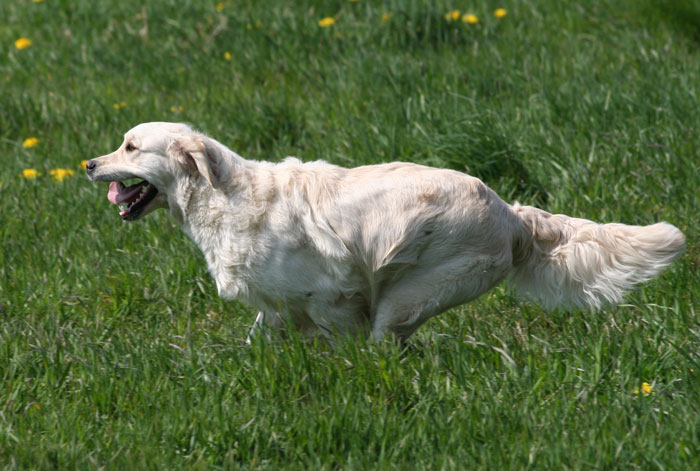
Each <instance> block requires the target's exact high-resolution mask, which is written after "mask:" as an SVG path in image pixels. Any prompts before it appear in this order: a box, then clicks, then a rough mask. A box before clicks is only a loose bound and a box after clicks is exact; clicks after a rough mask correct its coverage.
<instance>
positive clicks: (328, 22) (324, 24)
mask: <svg viewBox="0 0 700 471" xmlns="http://www.w3.org/2000/svg"><path fill="white" fill-rule="evenodd" d="M334 24H335V18H333V17H332V16H327V17H325V18H323V19H322V20H320V21H319V22H318V25H319V26H320V27H321V28H328V27H329V26H333V25H334Z"/></svg>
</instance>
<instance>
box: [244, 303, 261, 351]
mask: <svg viewBox="0 0 700 471" xmlns="http://www.w3.org/2000/svg"><path fill="white" fill-rule="evenodd" d="M264 322H265V313H264V312H262V311H260V312H258V317H256V318H255V322H254V323H253V327H251V328H250V332H248V338H247V339H246V340H245V343H247V344H248V345H250V344H251V343H252V341H253V337H257V336H258V335H260V334H261V333H262V330H263V323H264Z"/></svg>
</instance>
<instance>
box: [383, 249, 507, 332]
mask: <svg viewBox="0 0 700 471" xmlns="http://www.w3.org/2000/svg"><path fill="white" fill-rule="evenodd" d="M509 269H510V259H509V258H508V257H501V256H481V257H472V258H471V259H470V258H464V257H456V259H454V260H450V261H447V262H445V263H443V264H440V265H437V266H435V267H433V268H431V269H430V270H428V271H425V268H424V267H421V268H420V269H414V270H410V271H408V272H406V273H405V274H404V276H402V277H401V279H400V280H399V281H398V282H396V283H394V284H392V285H391V286H389V287H387V288H385V290H384V292H383V293H382V294H381V295H380V300H379V302H378V303H377V306H376V309H375V310H374V315H373V316H372V319H371V329H372V338H373V339H375V340H379V339H382V338H384V337H385V336H386V335H387V334H393V335H395V336H396V337H397V338H398V339H399V340H401V341H405V340H406V339H407V338H408V337H409V336H410V335H411V334H413V332H414V331H415V330H416V329H417V328H418V327H420V326H421V325H422V324H423V323H424V322H425V321H427V320H428V319H430V318H432V317H435V316H437V315H438V314H440V313H442V312H444V311H446V310H448V309H450V308H452V307H455V306H459V305H460V304H464V303H466V302H468V301H471V300H472V299H475V298H477V297H478V296H480V295H481V294H483V293H485V292H486V291H488V290H489V289H491V288H492V287H494V286H496V285H497V284H498V283H500V282H501V281H502V280H503V278H505V276H506V275H507V273H508V271H509Z"/></svg>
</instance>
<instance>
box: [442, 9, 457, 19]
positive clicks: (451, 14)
mask: <svg viewBox="0 0 700 471" xmlns="http://www.w3.org/2000/svg"><path fill="white" fill-rule="evenodd" d="M459 15H460V11H459V10H452V11H448V12H447V13H445V19H446V20H447V21H457V20H458V19H459Z"/></svg>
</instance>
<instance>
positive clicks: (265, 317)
mask: <svg viewBox="0 0 700 471" xmlns="http://www.w3.org/2000/svg"><path fill="white" fill-rule="evenodd" d="M286 325H287V321H285V320H284V318H283V317H282V315H281V314H280V313H278V312H274V311H273V312H265V311H260V312H258V317H256V318H255V322H254V323H253V327H251V328H250V332H248V338H247V339H246V343H247V344H248V345H250V344H251V342H252V341H253V339H254V338H256V337H259V336H261V335H262V336H263V339H264V340H265V341H269V340H270V339H271V335H270V334H271V333H272V332H275V331H277V332H280V331H283V330H284V328H285V326H286Z"/></svg>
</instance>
